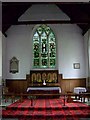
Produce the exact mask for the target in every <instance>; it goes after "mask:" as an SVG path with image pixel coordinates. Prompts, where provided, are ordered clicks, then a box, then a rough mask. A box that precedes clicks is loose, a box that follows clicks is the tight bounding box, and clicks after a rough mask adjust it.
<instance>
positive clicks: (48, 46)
mask: <svg viewBox="0 0 90 120" xmlns="http://www.w3.org/2000/svg"><path fill="white" fill-rule="evenodd" d="M33 67H34V68H55V67H56V38H55V34H54V32H53V30H52V29H51V28H50V27H49V26H47V25H40V26H39V27H38V28H37V29H36V30H35V32H34V35H33Z"/></svg>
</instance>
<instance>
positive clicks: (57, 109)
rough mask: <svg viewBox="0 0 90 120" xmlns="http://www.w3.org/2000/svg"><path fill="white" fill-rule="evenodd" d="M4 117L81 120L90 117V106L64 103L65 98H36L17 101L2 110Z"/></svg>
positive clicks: (31, 119)
mask: <svg viewBox="0 0 90 120" xmlns="http://www.w3.org/2000/svg"><path fill="white" fill-rule="evenodd" d="M2 117H3V118H18V120H79V118H90V106H88V105H86V104H83V103H80V102H75V103H74V102H73V103H67V102H66V104H65V106H64V104H63V99H62V98H59V99H35V100H34V101H33V105H32V106H31V100H29V99H26V100H24V101H23V102H20V101H17V102H15V103H13V104H11V105H9V106H7V107H6V110H2Z"/></svg>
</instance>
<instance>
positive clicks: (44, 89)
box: [27, 86, 61, 98]
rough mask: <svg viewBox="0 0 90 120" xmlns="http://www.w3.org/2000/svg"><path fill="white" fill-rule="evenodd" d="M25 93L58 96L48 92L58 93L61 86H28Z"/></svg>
mask: <svg viewBox="0 0 90 120" xmlns="http://www.w3.org/2000/svg"><path fill="white" fill-rule="evenodd" d="M27 93H30V94H42V95H43V94H48V95H47V96H45V97H47V98H50V97H52V98H53V97H58V96H49V94H59V93H61V88H60V87H51V86H49V87H48V86H45V87H28V88H27Z"/></svg>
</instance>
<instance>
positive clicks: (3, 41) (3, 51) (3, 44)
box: [2, 35, 7, 80]
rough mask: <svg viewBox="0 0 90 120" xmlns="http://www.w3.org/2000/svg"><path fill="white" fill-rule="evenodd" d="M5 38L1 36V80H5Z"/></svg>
mask: <svg viewBox="0 0 90 120" xmlns="http://www.w3.org/2000/svg"><path fill="white" fill-rule="evenodd" d="M6 43H7V38H6V37H5V36H4V35H2V76H3V79H4V80H5V79H6V69H7V68H6V63H7V54H6V51H7V48H6Z"/></svg>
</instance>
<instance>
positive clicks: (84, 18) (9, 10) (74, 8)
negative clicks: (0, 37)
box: [2, 2, 90, 36]
mask: <svg viewBox="0 0 90 120" xmlns="http://www.w3.org/2000/svg"><path fill="white" fill-rule="evenodd" d="M33 4H42V3H41V2H2V32H3V34H4V35H5V36H6V31H7V30H8V28H9V27H10V26H11V25H19V24H45V23H46V24H48V23H50V24H60V23H62V24H70V23H71V24H74V23H75V24H77V25H78V26H79V27H80V28H81V29H82V31H83V32H82V34H83V35H84V34H85V33H86V32H87V31H88V29H89V28H90V2H89V3H74V2H73V3H71V2H67V3H65V2H64V3H61V2H57V3H56V2H53V3H50V2H48V3H47V2H45V3H43V4H56V5H57V6H58V7H59V8H60V9H61V10H62V11H63V12H64V13H66V14H67V15H68V16H69V17H70V20H65V21H64V20H63V21H62V20H54V19H53V20H50V21H49V20H48V21H26V22H25V21H22V22H18V18H19V17H20V16H21V15H22V14H23V13H24V12H25V11H26V10H27V9H28V8H29V7H31V6H32V5H33Z"/></svg>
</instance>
